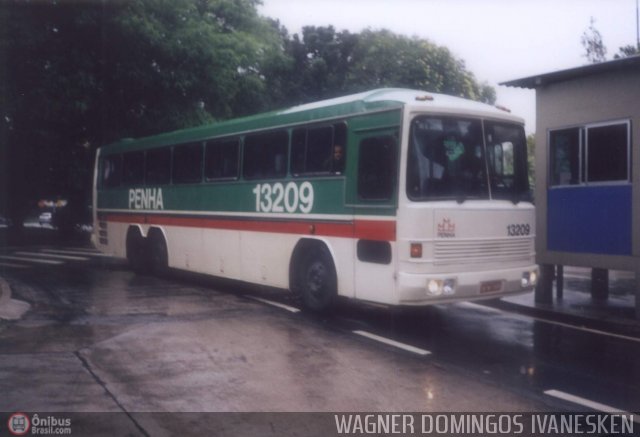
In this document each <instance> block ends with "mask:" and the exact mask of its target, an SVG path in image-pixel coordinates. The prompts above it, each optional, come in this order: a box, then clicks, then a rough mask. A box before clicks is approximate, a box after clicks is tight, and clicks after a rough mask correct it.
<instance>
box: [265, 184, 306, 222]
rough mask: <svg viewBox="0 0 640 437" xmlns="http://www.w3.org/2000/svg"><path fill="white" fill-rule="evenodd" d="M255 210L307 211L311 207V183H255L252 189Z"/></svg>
mask: <svg viewBox="0 0 640 437" xmlns="http://www.w3.org/2000/svg"><path fill="white" fill-rule="evenodd" d="M253 194H254V195H255V198H256V211H257V212H275V213H277V212H287V213H296V212H302V213H305V214H306V213H309V212H311V210H312V209H313V197H314V194H313V185H311V183H309V182H303V183H301V184H300V185H298V184H296V183H295V182H289V183H288V184H286V185H284V184H282V183H280V182H276V183H275V184H257V185H256V186H255V188H254V189H253Z"/></svg>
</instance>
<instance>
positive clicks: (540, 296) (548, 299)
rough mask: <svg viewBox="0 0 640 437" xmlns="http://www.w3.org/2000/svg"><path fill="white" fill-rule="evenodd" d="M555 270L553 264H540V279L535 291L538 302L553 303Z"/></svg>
mask: <svg viewBox="0 0 640 437" xmlns="http://www.w3.org/2000/svg"><path fill="white" fill-rule="evenodd" d="M554 270H555V267H554V265H553V264H542V265H541V266H540V281H538V285H537V286H536V291H535V301H536V303H547V304H550V303H552V301H553V276H554Z"/></svg>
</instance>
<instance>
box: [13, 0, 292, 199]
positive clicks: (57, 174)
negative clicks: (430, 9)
mask: <svg viewBox="0 0 640 437" xmlns="http://www.w3.org/2000/svg"><path fill="white" fill-rule="evenodd" d="M257 4H258V0H196V1H192V0H154V1H149V0H132V1H130V2H59V1H56V0H42V1H39V2H20V1H17V0H16V1H13V2H5V3H3V5H2V7H0V32H1V33H0V83H1V84H2V85H1V88H0V92H1V94H0V99H1V100H0V102H1V105H0V107H2V110H3V114H2V119H4V120H5V122H4V125H3V129H2V132H1V133H2V140H3V147H7V150H6V151H3V152H2V153H0V155H2V154H7V156H8V160H10V162H11V168H10V169H9V170H10V171H11V175H10V177H9V184H10V185H11V187H10V188H6V191H7V192H10V193H11V194H12V198H13V200H14V203H15V202H19V201H21V200H22V199H31V200H35V199H37V198H38V197H43V196H51V195H57V194H65V195H68V194H70V192H75V193H79V195H80V196H85V197H88V196H89V193H90V181H91V171H92V156H93V151H94V150H95V147H97V146H99V145H103V144H105V143H108V142H111V141H113V140H116V139H119V138H122V137H126V136H141V135H148V134H152V133H157V132H160V131H166V130H172V129H178V128H183V127H188V126H194V125H198V124H202V123H204V122H207V121H212V120H215V119H220V118H228V117H231V116H235V115H242V114H248V113H254V112H258V111H261V110H265V109H267V108H269V107H271V101H270V100H269V90H270V86H271V85H272V83H271V82H270V79H268V78H267V77H266V75H265V72H264V71H265V70H267V69H272V70H276V69H277V68H276V67H275V66H282V65H286V61H287V58H286V56H285V55H284V53H283V52H282V48H281V38H280V35H279V33H278V29H277V28H276V27H274V25H273V23H272V22H271V21H269V20H266V19H263V18H262V17H260V16H259V15H258V13H257V9H256V5H257ZM2 189H3V191H4V190H5V187H2ZM14 207H15V205H14Z"/></svg>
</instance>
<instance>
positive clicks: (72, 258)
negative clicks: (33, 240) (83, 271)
mask: <svg viewBox="0 0 640 437" xmlns="http://www.w3.org/2000/svg"><path fill="white" fill-rule="evenodd" d="M15 254H16V255H27V256H41V257H45V258H53V259H63V260H65V261H89V258H86V257H79V256H69V255H58V254H53V253H42V252H22V251H20V252H15Z"/></svg>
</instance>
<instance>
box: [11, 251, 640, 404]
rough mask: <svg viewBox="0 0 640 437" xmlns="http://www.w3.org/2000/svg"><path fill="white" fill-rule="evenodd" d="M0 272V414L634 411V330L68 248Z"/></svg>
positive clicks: (637, 355)
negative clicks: (317, 288) (312, 293)
mask: <svg viewBox="0 0 640 437" xmlns="http://www.w3.org/2000/svg"><path fill="white" fill-rule="evenodd" d="M0 276H2V277H4V278H5V280H7V281H8V282H9V283H10V285H11V286H12V289H13V294H14V296H13V297H14V298H17V299H21V300H24V301H27V302H29V303H30V304H31V306H32V309H31V311H30V312H28V313H27V314H26V316H25V317H24V318H23V319H22V320H19V321H15V322H10V323H8V322H4V323H2V324H0V376H2V377H1V378H0V391H1V392H2V393H9V394H11V393H15V397H12V395H8V396H5V397H3V398H1V399H0V408H3V409H4V410H5V411H6V410H13V409H15V408H16V405H21V406H22V407H23V408H25V409H30V410H37V409H40V410H49V411H55V410H56V409H58V410H60V411H123V410H124V411H505V412H507V411H542V410H547V411H549V410H552V411H556V410H565V411H580V410H594V409H595V410H602V409H608V410H620V411H630V412H633V411H638V410H640V387H639V386H640V339H637V338H633V337H625V336H621V335H617V334H609V333H607V332H595V331H593V330H588V329H584V328H583V327H581V326H571V325H568V324H566V323H562V322H558V321H556V320H546V319H544V318H534V317H530V316H525V315H520V314H514V313H511V312H507V311H505V310H502V309H498V308H495V307H493V306H492V303H491V302H489V303H482V304H481V303H460V304H455V305H449V306H434V307H428V308H422V309H383V308H376V307H369V306H363V305H352V304H349V303H343V304H341V305H340V306H339V307H338V309H337V310H336V311H335V312H334V313H333V314H332V315H331V316H329V317H320V316H315V315H311V314H308V313H306V312H301V311H299V305H298V303H297V301H296V300H295V299H293V298H292V297H291V296H289V295H288V294H286V293H284V292H282V291H278V290H272V289H262V288H259V287H249V286H246V285H243V284H238V283H234V282H229V281H220V280H214V279H210V278H203V277H199V276H193V275H186V274H181V273H175V274H171V275H169V276H168V277H165V278H155V277H149V276H137V275H135V274H133V273H132V272H130V271H129V270H128V269H127V268H126V266H124V264H123V263H122V262H121V261H118V260H113V259H110V258H109V257H105V256H102V255H100V254H98V253H97V252H95V251H92V250H90V249H84V248H77V247H74V248H61V247H29V248H20V249H16V250H6V251H4V252H3V253H0ZM17 388H20V390H17ZM18 403H19V404H18Z"/></svg>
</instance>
